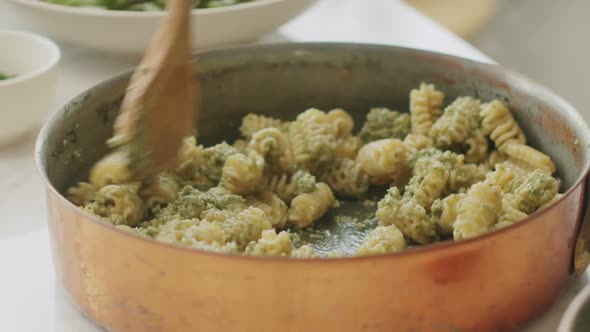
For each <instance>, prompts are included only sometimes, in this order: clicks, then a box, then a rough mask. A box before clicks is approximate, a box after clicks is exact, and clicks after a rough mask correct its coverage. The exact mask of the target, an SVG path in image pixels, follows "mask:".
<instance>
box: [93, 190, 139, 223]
mask: <svg viewBox="0 0 590 332" xmlns="http://www.w3.org/2000/svg"><path fill="white" fill-rule="evenodd" d="M84 208H85V209H86V210H87V211H89V212H92V213H93V214H96V215H98V216H101V217H105V218H109V219H110V220H111V221H112V223H113V224H115V225H128V226H136V225H137V224H138V223H139V222H140V221H141V218H142V217H143V215H144V207H143V203H142V201H141V199H140V198H139V196H138V195H137V186H136V185H129V184H126V185H122V184H120V185H119V184H109V185H106V186H104V187H102V188H100V190H99V191H98V192H97V193H96V196H95V199H94V201H93V202H92V203H90V204H88V205H86V206H85V207H84Z"/></svg>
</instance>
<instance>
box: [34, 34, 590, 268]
mask: <svg viewBox="0 0 590 332" xmlns="http://www.w3.org/2000/svg"><path fill="white" fill-rule="evenodd" d="M339 48H345V49H347V50H350V49H354V48H356V49H364V50H367V49H374V50H382V51H387V50H390V51H392V50H396V51H405V52H410V53H414V54H416V55H428V56H432V57H436V58H438V59H440V60H455V61H462V62H463V63H466V64H470V65H477V66H479V68H481V69H483V70H485V71H486V72H487V73H489V74H492V75H495V76H501V77H503V78H505V80H506V81H507V82H508V83H507V84H508V85H512V86H514V85H516V84H517V83H518V84H520V85H521V88H522V89H523V90H526V91H528V92H529V93H532V92H533V91H534V94H535V95H538V96H541V97H542V98H543V99H545V100H551V103H552V104H553V105H555V106H557V107H559V108H560V109H562V110H563V111H565V112H567V114H568V115H567V116H571V117H573V119H572V120H573V121H574V122H576V123H577V124H578V125H580V126H581V127H583V130H584V132H586V133H587V134H588V143H590V127H588V124H586V122H585V121H584V120H583V119H582V117H581V115H580V114H579V113H578V112H577V111H576V109H575V108H574V107H573V106H571V105H570V104H569V103H568V102H566V101H565V100H564V99H563V98H561V97H559V96H558V95H557V94H555V93H554V92H552V91H551V90H549V89H548V88H546V87H544V86H543V85H541V84H539V83H536V82H533V81H532V80H531V79H529V78H526V77H525V76H523V75H522V74H519V73H517V72H515V71H513V70H510V69H507V68H504V67H501V66H500V65H497V64H494V63H484V62H479V61H476V60H471V59H466V58H462V57H458V56H454V55H449V54H444V53H439V52H433V51H428V50H420V49H415V48H409V47H401V46H392V45H382V44H366V43H342V42H295V43H267V44H254V45H239V46H232V47H226V48H222V49H213V50H203V51H197V52H195V53H193V58H196V57H201V56H211V57H221V56H222V55H223V54H227V53H230V54H231V53H235V52H236V51H241V52H251V53H257V52H258V53H259V52H264V51H269V50H270V51H273V50H277V49H278V50H282V52H285V50H287V49H289V50H291V51H292V52H299V51H302V50H303V51H304V52H305V51H314V50H315V51H317V50H320V51H321V50H324V49H339ZM134 70H135V68H132V69H127V70H125V71H122V72H120V73H118V74H116V75H114V76H111V77H110V78H108V79H106V80H104V81H102V82H100V83H98V84H96V85H94V86H92V87H90V88H89V89H87V90H85V91H83V92H81V93H80V94H78V95H77V96H75V97H73V98H72V99H70V100H69V101H68V102H66V103H65V104H64V105H63V106H62V107H60V108H59V109H58V110H57V111H56V112H53V113H52V114H51V116H50V117H49V118H48V119H47V120H46V122H45V123H44V124H43V127H42V128H41V130H40V131H39V134H38V136H37V139H36V142H35V150H34V151H35V152H34V154H35V156H34V158H35V165H36V168H37V172H38V174H39V176H40V177H41V179H42V180H43V182H44V184H45V188H46V189H49V190H50V191H51V192H53V193H54V194H55V195H57V197H58V199H59V200H61V201H62V202H63V203H64V204H65V206H67V207H68V208H70V209H75V210H76V211H77V212H79V213H80V214H82V215H83V216H84V217H85V219H86V220H90V221H92V222H94V223H96V224H99V225H101V226H102V227H105V228H107V229H110V230H112V231H114V232H119V234H122V235H124V236H129V237H130V238H132V239H135V240H139V241H147V242H149V244H151V245H156V246H161V247H162V248H168V249H172V250H178V251H182V252H188V253H193V254H197V255H208V256H214V257H219V258H226V259H239V260H261V261H268V262H285V261H288V262H290V263H295V264H297V263H298V262H301V263H310V262H321V263H328V262H329V263H350V262H352V263H354V262H358V261H360V260H379V259H404V258H406V257H409V256H413V255H421V254H426V253H428V252H430V251H432V250H443V249H448V250H454V249H458V248H460V247H463V246H466V247H467V246H470V245H473V244H474V243H476V242H479V241H480V240H482V239H488V238H494V237H497V236H500V235H501V234H503V233H504V232H510V231H513V230H516V229H517V228H519V227H524V226H525V225H527V224H529V223H531V222H533V221H534V220H536V219H537V217H538V216H540V215H541V214H544V213H548V212H549V211H551V210H553V209H555V208H556V207H557V205H558V204H561V203H563V201H564V200H565V199H566V198H567V197H569V196H570V195H572V193H573V192H574V191H575V190H576V189H577V188H578V186H580V185H581V184H582V183H583V182H584V181H585V180H586V178H587V177H588V174H589V173H590V161H588V162H587V163H586V165H585V166H584V167H583V169H582V170H581V171H580V175H579V176H578V178H577V179H576V180H575V181H574V183H573V184H572V185H571V186H570V188H569V189H568V190H567V191H566V192H564V193H563V194H562V196H561V197H560V198H559V199H558V200H557V201H556V202H554V203H553V204H551V205H550V206H548V207H547V208H545V209H543V210H542V211H535V212H533V213H531V214H529V215H528V216H527V218H525V219H523V220H522V221H519V222H517V223H514V224H512V225H509V226H506V227H502V228H500V229H496V230H493V231H490V232H487V233H485V234H482V235H480V236H477V237H474V238H468V239H463V240H459V241H455V240H452V241H451V240H447V241H440V242H434V243H430V244H426V245H422V246H419V247H417V248H413V249H411V250H404V251H401V252H397V253H388V254H382V255H368V256H346V257H322V258H321V259H318V258H298V259H290V258H289V257H274V256H247V255H239V254H226V253H219V252H214V251H207V250H201V249H194V248H188V247H182V246H178V245H175V244H170V243H166V242H161V241H157V240H155V239H153V238H148V237H145V236H142V235H140V234H138V233H137V234H136V233H133V232H130V231H128V230H124V229H121V228H118V227H116V226H115V225H112V224H109V223H107V222H105V221H103V220H101V219H100V218H99V217H97V216H94V215H91V214H90V213H87V212H85V211H83V210H81V209H80V208H79V207H78V206H76V205H74V204H73V203H72V202H70V201H69V200H68V199H67V198H66V197H65V195H63V194H62V193H60V192H59V191H58V190H57V189H56V188H55V186H54V185H53V184H52V183H51V181H50V180H49V178H48V176H47V172H46V170H45V168H44V167H43V165H42V164H41V155H42V152H43V142H44V141H43V140H44V138H46V137H47V136H48V133H49V131H50V128H52V127H54V125H55V124H57V123H58V122H59V121H60V120H61V117H62V116H63V113H64V112H65V111H66V110H67V109H68V108H69V106H70V105H76V104H79V102H81V101H84V100H85V99H86V96H87V95H88V94H89V92H91V91H93V90H97V89H102V88H104V87H107V86H109V85H111V84H113V83H115V82H119V81H121V80H125V79H127V78H128V77H129V76H130V75H131V74H132V73H133V71H134ZM580 144H581V143H580ZM589 146H590V145H589Z"/></svg>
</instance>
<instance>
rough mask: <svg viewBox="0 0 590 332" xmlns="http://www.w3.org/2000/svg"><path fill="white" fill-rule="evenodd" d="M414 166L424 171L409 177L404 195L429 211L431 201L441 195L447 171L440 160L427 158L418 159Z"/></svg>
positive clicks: (445, 182) (447, 176)
mask: <svg viewBox="0 0 590 332" xmlns="http://www.w3.org/2000/svg"><path fill="white" fill-rule="evenodd" d="M416 168H417V169H422V170H425V172H424V173H423V174H420V173H422V172H420V173H418V174H416V175H414V176H413V177H412V178H411V179H410V182H409V183H408V185H407V186H406V188H405V192H404V197H412V198H413V199H415V200H416V202H417V203H418V204H420V205H422V206H423V207H424V208H425V209H426V210H427V211H429V210H430V206H431V205H432V202H434V200H436V199H438V198H439V197H440V196H441V194H442V192H443V189H444V188H445V186H446V184H447V180H448V179H449V172H448V170H447V169H446V168H445V167H444V165H443V164H442V163H441V162H439V161H438V160H435V159H428V158H425V159H420V160H418V163H417V164H416Z"/></svg>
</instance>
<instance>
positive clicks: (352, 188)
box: [319, 159, 369, 197]
mask: <svg viewBox="0 0 590 332" xmlns="http://www.w3.org/2000/svg"><path fill="white" fill-rule="evenodd" d="M319 178H320V180H321V181H322V182H325V183H326V184H327V185H329V186H330V188H332V190H333V191H334V192H335V193H336V194H338V195H342V196H349V197H358V196H360V195H362V194H364V193H366V192H367V190H368V189H369V176H368V175H367V174H366V173H365V172H364V171H363V169H362V167H361V165H360V164H359V163H357V162H356V161H354V160H350V159H336V160H335V161H334V162H333V163H332V164H330V165H329V166H328V167H326V168H325V169H324V170H323V171H322V172H321V173H320V176H319Z"/></svg>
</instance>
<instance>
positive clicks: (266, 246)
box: [244, 229, 293, 256]
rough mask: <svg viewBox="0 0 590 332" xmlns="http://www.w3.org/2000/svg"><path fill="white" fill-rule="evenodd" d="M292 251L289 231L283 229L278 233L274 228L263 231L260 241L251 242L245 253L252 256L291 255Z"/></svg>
mask: <svg viewBox="0 0 590 332" xmlns="http://www.w3.org/2000/svg"><path fill="white" fill-rule="evenodd" d="M292 251H293V243H292V242H291V238H290V237H289V233H287V232H285V231H283V232H280V233H279V234H277V232H276V231H275V230H274V229H269V230H265V231H262V235H261V237H260V239H258V241H256V242H254V241H252V242H250V244H248V246H247V247H246V250H245V252H244V253H245V254H246V255H252V256H290V255H291V252H292Z"/></svg>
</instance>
